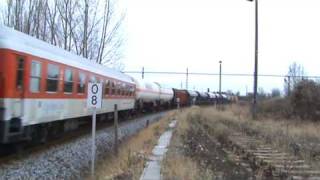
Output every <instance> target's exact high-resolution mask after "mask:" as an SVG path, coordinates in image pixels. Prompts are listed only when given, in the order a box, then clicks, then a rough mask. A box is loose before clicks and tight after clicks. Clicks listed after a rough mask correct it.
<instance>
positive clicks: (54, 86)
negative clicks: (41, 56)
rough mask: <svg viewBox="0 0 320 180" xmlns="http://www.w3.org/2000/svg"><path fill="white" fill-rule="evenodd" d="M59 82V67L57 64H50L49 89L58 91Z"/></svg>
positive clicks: (49, 90)
mask: <svg viewBox="0 0 320 180" xmlns="http://www.w3.org/2000/svg"><path fill="white" fill-rule="evenodd" d="M58 82H59V67H58V66H57V65H53V64H49V65H48V77H47V91H48V92H57V91H58Z"/></svg>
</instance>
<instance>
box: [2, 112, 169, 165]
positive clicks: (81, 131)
mask: <svg viewBox="0 0 320 180" xmlns="http://www.w3.org/2000/svg"><path fill="white" fill-rule="evenodd" d="M163 112H166V111H163ZM148 115H152V113H145V114H139V115H136V116H134V117H130V118H127V119H125V118H123V117H122V118H120V119H119V121H120V122H121V123H124V122H125V121H130V120H132V119H137V118H141V117H143V116H148ZM88 118H89V117H88ZM88 121H90V120H88ZM97 125H98V126H97V130H100V129H105V128H108V127H112V126H113V121H112V120H110V121H103V122H97ZM89 133H91V124H90V123H88V124H85V125H82V126H81V127H79V128H78V129H76V130H73V131H69V132H65V133H63V134H62V135H60V136H59V137H50V138H48V141H47V142H46V143H31V144H29V143H28V142H24V143H20V144H11V145H1V146H0V165H1V164H5V163H7V162H9V161H12V160H15V159H19V158H21V157H27V156H29V155H30V154H34V153H39V152H41V151H45V150H46V149H49V148H51V147H54V146H57V145H60V144H64V143H68V142H72V141H74V140H76V139H78V138H81V137H82V136H85V135H88V134H89Z"/></svg>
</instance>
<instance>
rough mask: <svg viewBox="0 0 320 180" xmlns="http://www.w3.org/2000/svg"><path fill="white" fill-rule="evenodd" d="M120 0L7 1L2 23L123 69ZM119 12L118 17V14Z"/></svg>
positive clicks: (99, 61) (98, 61)
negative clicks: (117, 6)
mask: <svg viewBox="0 0 320 180" xmlns="http://www.w3.org/2000/svg"><path fill="white" fill-rule="evenodd" d="M115 3H116V0H7V1H6V3H5V5H4V8H3V9H1V11H2V12H1V13H2V14H3V18H2V23H3V24H5V25H7V26H9V27H13V28H14V29H16V30H18V31H22V32H24V33H26V34H29V35H31V36H35V37H36V38H39V39H42V40H44V41H47V42H49V43H51V44H53V45H56V46H59V47H62V48H64V49H65V50H68V51H71V52H74V53H76V54H78V55H82V56H83V57H85V58H89V59H92V60H94V61H95V62H97V63H100V64H108V65H111V66H118V67H120V66H121V63H120V59H121V58H122V46H123V37H122V34H121V27H122V22H123V19H124V15H123V14H121V13H119V12H117V11H116V10H115V6H114V4H115ZM116 12H117V13H116Z"/></svg>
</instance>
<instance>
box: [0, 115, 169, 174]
mask: <svg viewBox="0 0 320 180" xmlns="http://www.w3.org/2000/svg"><path fill="white" fill-rule="evenodd" d="M164 114H165V113H164V112H162V113H157V114H154V115H147V116H144V117H141V118H137V119H135V120H130V121H127V122H124V123H120V125H119V130H118V132H119V135H118V137H119V139H124V138H125V137H128V136H131V135H133V134H135V133H137V132H138V131H139V130H140V129H142V128H144V127H145V126H146V122H147V121H148V120H149V123H153V122H155V121H158V120H159V119H160V118H161V117H162V116H163V115H164ZM113 143H114V129H113V128H112V127H109V128H105V129H101V130H98V131H97V133H96V148H97V151H96V159H101V158H103V157H105V156H106V155H108V153H111V152H112V151H111V150H112V147H113ZM90 161H91V134H88V135H85V136H82V137H80V138H77V139H76V140H74V141H72V142H68V143H65V144H61V145H56V146H53V147H50V148H49V149H48V150H46V151H43V152H39V153H36V154H31V155H29V156H28V157H26V158H21V159H20V160H14V161H10V162H8V163H6V164H0V179H83V178H84V177H85V176H84V175H86V174H88V173H89V172H90Z"/></svg>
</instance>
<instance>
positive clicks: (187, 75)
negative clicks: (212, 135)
mask: <svg viewBox="0 0 320 180" xmlns="http://www.w3.org/2000/svg"><path fill="white" fill-rule="evenodd" d="M188 81H189V69H188V68H187V73H186V89H187V90H188V83H189V82H188Z"/></svg>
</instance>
